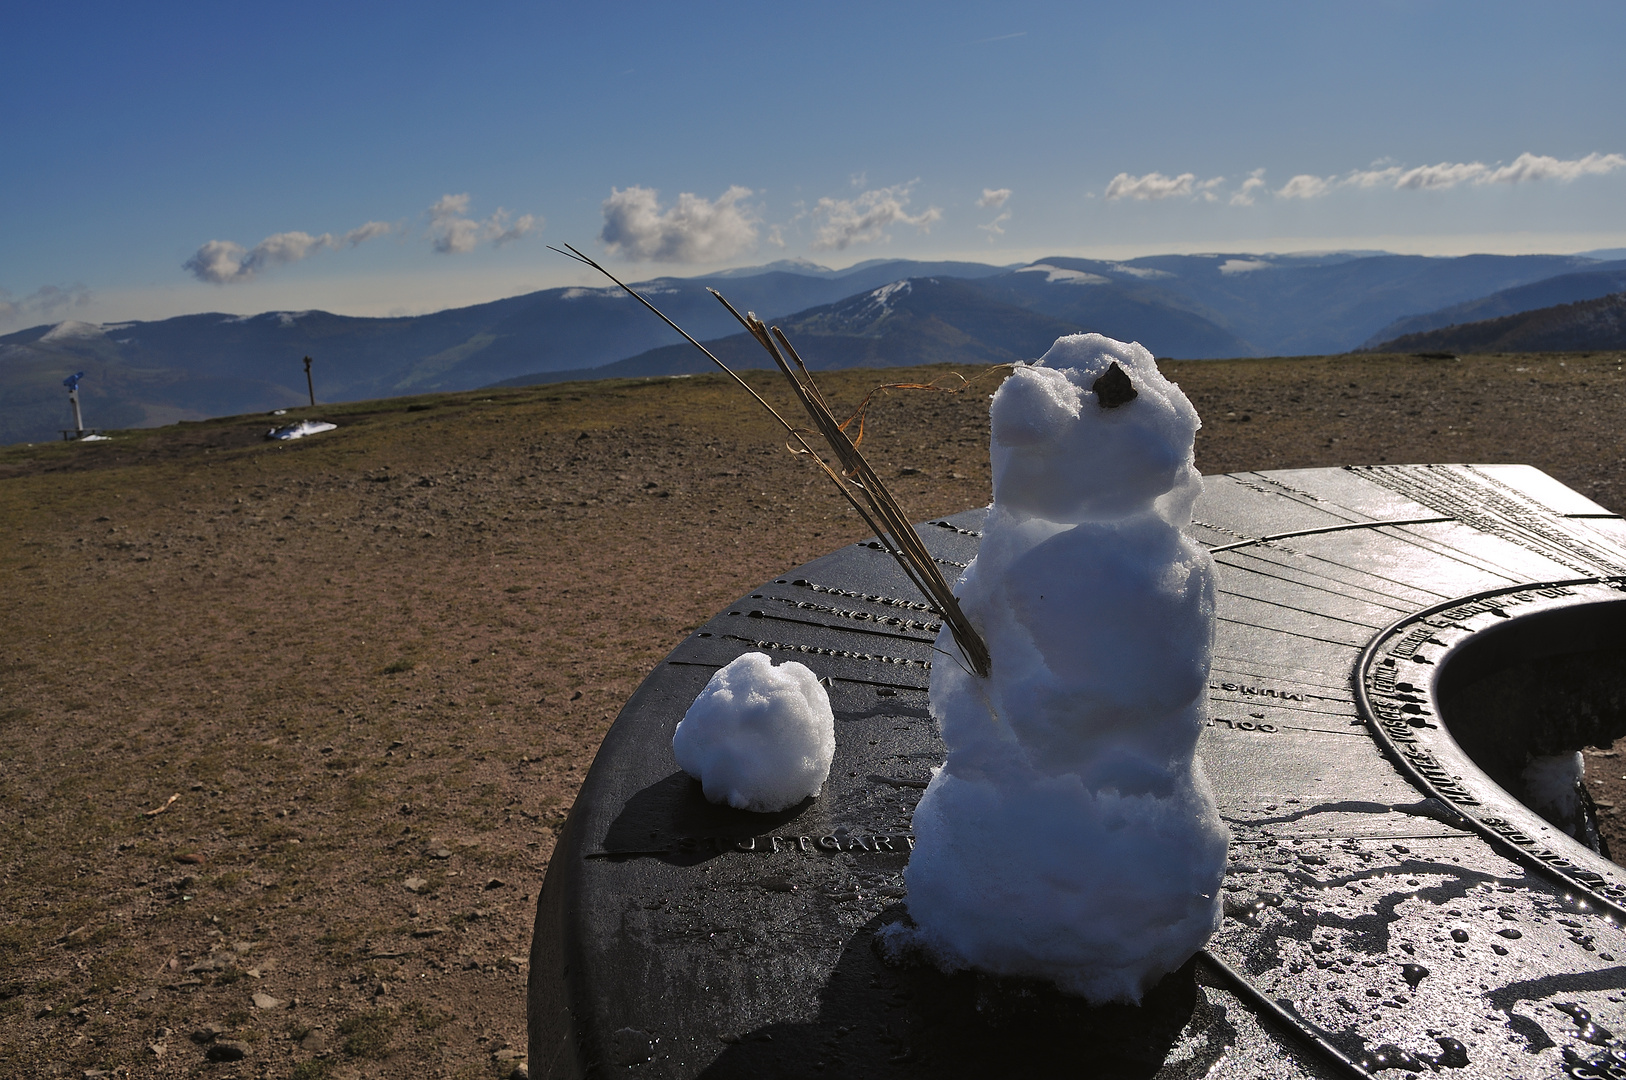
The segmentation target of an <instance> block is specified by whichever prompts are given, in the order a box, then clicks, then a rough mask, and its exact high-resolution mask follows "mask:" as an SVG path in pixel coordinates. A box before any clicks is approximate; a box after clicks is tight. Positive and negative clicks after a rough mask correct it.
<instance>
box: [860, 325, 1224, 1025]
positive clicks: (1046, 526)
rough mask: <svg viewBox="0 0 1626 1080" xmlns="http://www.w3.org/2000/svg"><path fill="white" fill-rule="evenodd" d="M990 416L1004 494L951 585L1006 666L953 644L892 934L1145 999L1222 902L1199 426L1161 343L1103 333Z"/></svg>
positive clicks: (1065, 342) (1096, 995) (989, 965)
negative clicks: (1210, 736) (1194, 512)
mask: <svg viewBox="0 0 1626 1080" xmlns="http://www.w3.org/2000/svg"><path fill="white" fill-rule="evenodd" d="M991 418H992V429H993V430H992V444H991V445H992V458H993V478H994V501H993V504H992V506H990V508H989V512H988V519H987V524H986V526H985V527H984V533H983V540H982V546H981V550H980V553H979V554H978V556H977V558H976V559H975V560H974V561H973V562H972V563H971V565H970V566H969V567H967V568H966V571H965V574H964V575H963V576H962V578H961V579H960V582H959V585H958V587H957V588H956V593H957V595H958V596H959V598H960V603H961V604H962V606H963V608H964V610H965V612H966V614H967V615H968V616H969V618H970V619H971V621H972V622H973V623H974V624H975V625H976V627H977V629H978V630H979V631H981V633H982V635H983V637H984V639H985V640H986V641H987V643H988V647H989V652H990V654H991V656H992V658H993V663H992V672H991V674H990V675H989V676H988V677H987V678H978V677H977V676H976V675H974V674H973V673H971V672H969V671H967V670H965V668H964V667H962V666H961V665H959V664H957V663H955V662H954V660H953V656H954V655H955V650H954V647H953V642H952V641H950V640H946V639H941V640H939V642H938V646H939V650H940V651H939V659H938V662H937V663H935V664H934V665H933V669H932V676H931V709H932V714H933V716H934V717H935V718H936V720H937V721H938V723H939V724H940V725H941V728H942V733H943V738H944V741H945V742H946V743H947V745H948V759H947V762H946V763H945V764H944V766H943V767H942V769H940V770H939V771H938V772H937V773H936V774H935V775H934V777H933V779H932V782H931V784H930V786H929V787H928V788H927V790H926V792H925V794H924V796H923V797H922V798H921V801H920V804H919V806H918V808H917V809H916V811H915V816H914V830H915V837H916V840H915V848H914V854H913V855H912V856H911V859H910V863H909V867H908V869H907V871H906V873H905V882H906V884H907V886H908V909H909V914H910V916H911V918H912V920H913V923H914V926H913V927H906V926H905V925H904V924H895V925H894V926H893V927H891V928H889V929H888V930H887V931H886V932H885V935H884V941H885V942H886V943H887V944H888V945H889V946H890V947H891V948H894V949H896V948H902V947H905V946H912V947H915V948H919V949H923V950H925V952H926V953H927V954H928V955H930V956H931V957H932V958H933V959H934V960H935V961H936V962H937V963H938V964H939V965H940V966H942V967H944V968H946V969H951V970H952V969H958V968H975V969H978V970H981V971H986V972H990V973H994V974H998V975H1007V976H1024V977H1036V978H1041V979H1046V980H1049V981H1051V982H1054V983H1055V984H1056V985H1057V986H1059V987H1060V988H1061V989H1062V990H1064V991H1067V992H1069V993H1074V994H1078V995H1082V996H1083V997H1085V998H1087V999H1089V1000H1090V1001H1092V1002H1097V1003H1100V1002H1109V1001H1118V1002H1130V1003H1136V1002H1139V1001H1140V999H1141V996H1142V995H1143V994H1144V993H1145V992H1146V991H1147V990H1148V989H1149V988H1150V987H1151V986H1152V985H1153V984H1155V983H1156V982H1157V981H1158V979H1160V978H1162V976H1164V975H1165V974H1167V973H1168V972H1170V971H1173V970H1175V969H1176V968H1178V967H1180V966H1181V965H1182V964H1184V963H1185V962H1186V961H1187V960H1188V959H1189V958H1190V957H1191V956H1192V954H1194V953H1195V952H1196V951H1197V950H1198V949H1200V948H1201V947H1202V945H1203V943H1204V942H1206V941H1207V940H1208V937H1209V935H1210V934H1212V933H1213V931H1214V929H1215V928H1216V927H1217V925H1218V923H1219V920H1220V916H1221V904H1220V883H1221V879H1222V877H1223V875H1224V870H1225V862H1226V844H1227V841H1228V835H1227V833H1226V830H1225V827H1224V825H1223V824H1222V823H1221V821H1220V819H1219V815H1218V813H1217V811H1216V809H1215V805H1214V797H1213V793H1212V791H1211V789H1210V787H1209V784H1208V780H1207V777H1206V776H1205V775H1204V773H1203V767H1202V761H1201V759H1199V758H1198V757H1197V756H1196V753H1195V750H1196V743H1197V736H1198V732H1199V730H1200V728H1201V725H1202V718H1201V713H1202V709H1203V705H1204V701H1205V698H1206V692H1207V686H1208V669H1209V662H1210V658H1211V654H1212V649H1213V638H1214V571H1213V562H1212V560H1211V559H1210V557H1209V555H1208V553H1207V552H1206V551H1204V550H1203V549H1202V548H1200V547H1199V546H1198V545H1197V544H1195V543H1193V542H1192V541H1191V540H1190V539H1189V538H1187V537H1186V536H1185V534H1184V533H1183V532H1182V527H1183V526H1185V525H1187V524H1189V522H1190V520H1191V508H1192V504H1193V503H1194V502H1195V501H1196V498H1197V496H1198V494H1199V492H1200V491H1201V488H1202V478H1201V477H1200V475H1199V474H1198V472H1197V470H1196V467H1195V465H1194V463H1193V440H1194V438H1195V435H1196V432H1197V428H1198V427H1199V426H1200V421H1199V420H1198V418H1197V413H1196V410H1195V409H1193V408H1192V405H1191V402H1190V401H1188V400H1187V399H1186V396H1185V395H1184V394H1183V393H1181V392H1180V389H1179V387H1177V386H1175V385H1174V384H1173V383H1171V382H1169V381H1168V380H1167V379H1165V378H1164V377H1163V375H1162V374H1161V373H1160V372H1159V371H1158V370H1157V365H1156V364H1155V362H1154V361H1153V358H1152V355H1151V354H1150V353H1149V352H1147V351H1146V349H1144V348H1142V347H1141V346H1140V345H1138V344H1125V343H1123V342H1119V341H1114V340H1112V339H1111V338H1107V337H1103V336H1101V335H1099V334H1076V335H1073V336H1070V337H1064V338H1061V339H1060V340H1058V341H1057V342H1056V343H1055V345H1054V346H1053V347H1052V348H1051V349H1050V351H1049V352H1047V353H1046V354H1045V355H1044V356H1043V357H1042V358H1041V359H1039V360H1038V361H1036V362H1034V363H1032V364H1028V365H1021V366H1018V367H1017V368H1016V370H1015V371H1014V372H1013V373H1012V374H1011V376H1010V378H1009V379H1007V380H1006V381H1005V383H1004V384H1003V385H1002V386H1001V387H1000V388H999V391H998V392H997V393H996V394H995V395H994V397H993V403H992V408H991ZM947 633H948V632H947V631H946V630H945V631H944V634H945V635H946V634H947Z"/></svg>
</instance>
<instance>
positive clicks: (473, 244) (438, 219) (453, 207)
mask: <svg viewBox="0 0 1626 1080" xmlns="http://www.w3.org/2000/svg"><path fill="white" fill-rule="evenodd" d="M468 212H469V195H468V192H464V193H463V194H461V195H442V196H441V197H440V198H439V199H437V200H435V203H434V205H433V206H431V207H430V208H429V238H430V241H431V243H432V244H433V245H434V248H435V250H436V251H438V252H440V253H441V254H442V255H466V254H468V253H469V252H471V251H473V250H474V249H475V248H477V247H479V246H480V244H481V242H482V241H487V240H489V241H490V242H491V246H492V247H501V246H502V245H504V244H506V243H508V242H509V241H511V240H518V239H519V238H520V237H522V236H524V235H525V234H526V233H528V232H530V231H531V230H532V229H534V228H540V227H541V225H542V219H541V218H540V217H538V216H537V215H535V214H523V215H521V216H520V217H519V218H517V219H515V220H514V221H513V223H512V224H510V223H509V218H510V217H512V215H511V214H510V213H509V212H508V211H507V210H504V209H503V208H502V207H500V206H499V207H497V209H496V211H495V212H494V213H493V214H492V215H491V216H490V217H488V218H486V219H485V220H484V221H476V220H475V219H474V218H470V217H465V216H464V215H466V214H467V213H468Z"/></svg>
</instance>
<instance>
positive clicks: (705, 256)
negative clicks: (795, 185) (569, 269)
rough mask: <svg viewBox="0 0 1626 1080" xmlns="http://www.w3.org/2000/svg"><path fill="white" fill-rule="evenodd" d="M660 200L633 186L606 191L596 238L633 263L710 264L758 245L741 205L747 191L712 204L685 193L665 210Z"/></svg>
mask: <svg viewBox="0 0 1626 1080" xmlns="http://www.w3.org/2000/svg"><path fill="white" fill-rule="evenodd" d="M659 196H660V193H659V192H658V191H656V190H655V189H654V188H646V187H639V186H637V185H636V184H634V185H633V186H632V187H629V188H626V189H620V188H611V189H610V197H609V198H608V199H605V200H604V205H603V212H604V228H603V229H602V230H600V231H599V234H598V238H599V242H600V243H601V244H603V245H604V248H605V250H606V251H608V252H609V253H610V254H611V255H619V256H622V257H624V258H629V259H636V260H644V259H648V260H652V261H654V262H699V263H709V262H718V261H721V260H723V259H726V258H729V257H730V256H733V255H738V254H740V253H741V252H743V251H746V250H749V249H750V248H751V246H752V245H754V244H755V243H756V241H757V216H756V213H755V211H754V210H753V209H752V208H751V207H750V206H747V205H744V204H743V203H742V200H744V199H748V198H750V196H751V189H750V188H747V187H741V186H739V185H738V184H735V185H734V186H732V187H730V188H729V189H728V190H727V191H725V192H723V193H722V194H721V195H719V196H717V199H716V201H708V200H706V199H704V198H702V197H700V196H699V195H692V194H690V193H688V192H683V193H682V194H680V195H679V196H678V199H677V202H676V203H675V204H674V205H672V206H670V207H668V208H667V209H665V210H662V209H661V206H660V199H659ZM770 240H773V241H774V242H777V240H775V238H774V237H770Z"/></svg>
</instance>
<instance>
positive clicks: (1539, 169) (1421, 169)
mask: <svg viewBox="0 0 1626 1080" xmlns="http://www.w3.org/2000/svg"><path fill="white" fill-rule="evenodd" d="M1616 169H1626V155H1622V154H1597V153H1593V154H1588V155H1587V156H1586V157H1582V158H1570V159H1567V160H1566V159H1563V158H1555V157H1548V156H1545V155H1541V154H1529V153H1525V154H1520V155H1519V156H1518V157H1516V158H1514V159H1513V163H1512V164H1510V165H1497V166H1492V165H1486V164H1485V163H1484V162H1482V161H1457V162H1452V161H1442V162H1440V163H1439V164H1437V165H1418V166H1414V167H1413V168H1410V169H1407V168H1402V167H1401V166H1399V165H1380V166H1377V167H1373V168H1370V169H1358V170H1356V171H1354V172H1351V173H1348V174H1346V175H1344V176H1341V177H1331V176H1329V177H1326V178H1322V177H1319V176H1310V175H1303V176H1295V177H1294V178H1293V179H1292V180H1289V181H1288V182H1287V186H1286V187H1283V188H1282V189H1281V190H1280V191H1278V192H1276V194H1277V195H1279V196H1281V197H1282V198H1287V199H1293V198H1298V199H1310V198H1315V197H1317V196H1319V195H1325V194H1326V193H1327V192H1329V191H1331V190H1333V189H1334V188H1343V187H1352V188H1360V189H1363V190H1370V189H1372V188H1393V189H1395V190H1396V191H1448V190H1450V189H1451V188H1454V187H1460V186H1462V185H1463V184H1471V185H1473V186H1475V187H1483V186H1484V185H1486V184H1524V183H1536V182H1538V181H1542V180H1557V181H1559V182H1560V183H1569V182H1570V181H1572V180H1578V179H1580V178H1581V177H1583V176H1606V175H1608V174H1609V173H1612V172H1614V171H1615V170H1616ZM1233 201H1235V200H1234V199H1233Z"/></svg>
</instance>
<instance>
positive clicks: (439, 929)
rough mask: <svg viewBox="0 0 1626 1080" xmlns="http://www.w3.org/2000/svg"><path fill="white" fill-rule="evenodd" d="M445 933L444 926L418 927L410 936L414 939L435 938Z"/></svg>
mask: <svg viewBox="0 0 1626 1080" xmlns="http://www.w3.org/2000/svg"><path fill="white" fill-rule="evenodd" d="M445 932H446V928H445V927H444V926H420V927H418V928H417V929H416V930H414V931H412V936H413V937H416V938H426V937H437V936H439V935H441V934H444V933H445Z"/></svg>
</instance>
